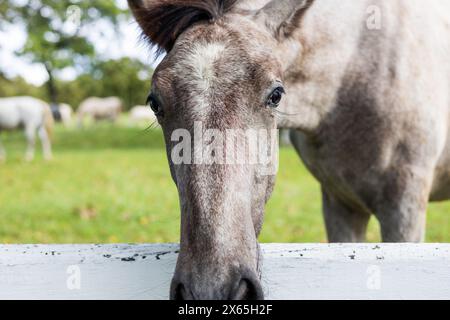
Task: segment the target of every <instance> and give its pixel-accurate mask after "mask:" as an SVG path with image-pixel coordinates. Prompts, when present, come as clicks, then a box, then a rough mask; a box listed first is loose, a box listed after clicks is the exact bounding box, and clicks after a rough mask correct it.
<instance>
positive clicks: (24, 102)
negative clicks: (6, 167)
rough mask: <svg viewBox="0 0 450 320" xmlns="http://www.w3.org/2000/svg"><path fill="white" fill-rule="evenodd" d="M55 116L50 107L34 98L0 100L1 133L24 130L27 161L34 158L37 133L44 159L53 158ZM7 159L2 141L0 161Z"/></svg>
mask: <svg viewBox="0 0 450 320" xmlns="http://www.w3.org/2000/svg"><path fill="white" fill-rule="evenodd" d="M53 124H54V121H53V116H52V112H51V110H50V106H49V105H48V104H47V103H45V102H44V101H41V100H39V99H35V98H32V97H11V98H0V132H1V131H4V130H13V129H17V128H22V127H23V128H24V130H25V136H26V138H27V143H28V146H27V150H26V153H25V160H27V161H31V160H33V158H34V150H35V140H36V133H37V134H38V136H39V138H40V140H41V143H42V149H43V153H44V158H45V159H46V160H50V159H51V158H52V147H51V142H50V138H51V134H52V130H53ZM5 159H6V152H5V149H4V148H3V145H2V144H1V141H0V160H2V161H4V160H5Z"/></svg>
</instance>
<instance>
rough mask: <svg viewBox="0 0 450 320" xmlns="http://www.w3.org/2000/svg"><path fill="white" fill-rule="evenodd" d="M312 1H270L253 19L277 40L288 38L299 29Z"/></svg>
mask: <svg viewBox="0 0 450 320" xmlns="http://www.w3.org/2000/svg"><path fill="white" fill-rule="evenodd" d="M313 2H314V0H272V1H270V2H269V3H268V4H266V5H265V6H264V7H263V8H262V9H260V10H259V11H258V12H257V13H256V15H255V18H256V20H257V21H258V22H260V23H262V24H264V26H265V27H266V28H268V29H269V31H270V32H271V33H272V34H273V35H274V37H276V38H277V39H282V38H287V37H289V36H290V35H291V34H292V33H293V32H294V30H295V29H296V28H298V27H299V25H300V23H301V21H302V18H303V16H304V14H305V13H306V11H308V9H309V8H310V7H311V5H312V4H313Z"/></svg>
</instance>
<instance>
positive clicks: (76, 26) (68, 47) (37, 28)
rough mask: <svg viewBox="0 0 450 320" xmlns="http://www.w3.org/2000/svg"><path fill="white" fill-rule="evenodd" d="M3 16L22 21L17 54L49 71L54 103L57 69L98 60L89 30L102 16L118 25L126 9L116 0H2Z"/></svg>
mask: <svg viewBox="0 0 450 320" xmlns="http://www.w3.org/2000/svg"><path fill="white" fill-rule="evenodd" d="M1 3H2V4H1V6H0V10H2V11H1V12H2V13H1V14H0V16H2V17H3V18H4V19H5V21H10V22H12V23H20V24H21V25H23V26H24V28H25V31H26V32H27V34H28V36H27V40H26V43H25V46H24V48H23V49H22V50H20V51H19V52H17V54H18V55H20V56H24V57H27V58H29V59H30V61H31V62H34V63H40V64H42V65H43V66H44V67H45V70H46V71H47V74H48V81H47V83H46V88H47V92H48V96H49V98H50V101H51V102H52V103H57V102H58V100H59V99H58V86H57V84H56V80H55V73H56V72H57V71H60V70H62V69H64V68H66V67H70V66H72V67H74V68H77V69H80V68H83V69H89V68H91V67H92V65H93V64H95V62H96V55H95V50H94V44H93V43H92V42H91V40H90V39H89V30H91V29H92V28H94V27H95V26H96V23H98V22H99V21H100V20H102V21H107V22H108V23H109V24H110V25H111V27H112V28H116V27H117V24H118V22H119V21H120V18H121V17H122V16H124V15H126V14H127V13H126V11H123V10H121V9H120V8H118V7H117V5H116V2H115V1H114V0H93V1H80V0H8V1H6V2H5V1H4V0H2V1H1Z"/></svg>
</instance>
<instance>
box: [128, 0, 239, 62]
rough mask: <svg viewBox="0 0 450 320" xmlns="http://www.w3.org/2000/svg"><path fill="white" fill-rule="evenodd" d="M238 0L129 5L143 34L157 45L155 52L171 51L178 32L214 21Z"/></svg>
mask: <svg viewBox="0 0 450 320" xmlns="http://www.w3.org/2000/svg"><path fill="white" fill-rule="evenodd" d="M237 2H238V1H237V0H152V1H147V2H145V4H144V6H140V7H136V6H134V7H133V6H132V8H133V11H134V13H135V17H136V20H137V22H138V23H139V24H140V25H141V28H142V31H143V33H142V36H143V38H144V39H146V40H148V41H149V42H150V43H151V44H152V45H155V46H157V48H158V50H157V54H158V55H159V54H161V53H163V51H164V50H165V51H170V50H171V49H172V47H173V45H174V43H175V41H176V39H177V38H178V36H180V34H182V33H183V32H184V31H185V30H186V29H188V28H189V27H191V26H192V25H194V24H195V23H198V22H201V21H205V22H214V21H217V20H218V19H220V18H221V17H222V16H223V15H224V14H225V13H227V12H229V11H230V10H231V9H232V8H233V7H234V5H235V4H236V3H237Z"/></svg>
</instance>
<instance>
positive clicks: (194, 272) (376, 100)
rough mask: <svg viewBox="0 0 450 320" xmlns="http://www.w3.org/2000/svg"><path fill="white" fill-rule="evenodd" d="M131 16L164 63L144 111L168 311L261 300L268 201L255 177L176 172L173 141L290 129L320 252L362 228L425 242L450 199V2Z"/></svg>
mask: <svg viewBox="0 0 450 320" xmlns="http://www.w3.org/2000/svg"><path fill="white" fill-rule="evenodd" d="M129 5H130V7H131V9H132V11H133V13H134V16H135V18H136V20H137V22H138V24H139V25H140V27H141V28H142V30H143V34H144V36H145V37H146V38H147V40H149V41H150V42H151V43H152V44H154V45H157V46H158V48H159V49H160V51H166V52H167V55H166V56H165V58H164V60H163V61H162V62H161V63H160V65H159V66H158V67H157V69H156V70H155V72H154V75H153V81H152V91H151V95H150V97H149V102H150V105H151V106H152V109H153V110H154V111H155V112H156V114H157V116H158V121H159V123H160V124H161V126H162V128H163V131H164V135H165V140H166V144H167V150H168V155H169V164H170V169H171V173H172V177H173V179H174V181H175V183H176V186H177V188H178V192H179V197H180V206H181V243H180V254H179V257H178V262H177V266H176V270H175V275H174V278H173V282H172V286H171V297H172V298H175V299H260V298H263V290H262V288H261V284H260V281H259V264H260V263H259V259H260V254H259V249H258V245H257V237H258V234H259V232H260V230H261V226H262V220H263V214H264V206H265V203H266V201H267V200H268V199H269V197H270V193H271V190H272V188H273V185H274V176H273V175H272V176H271V175H265V174H261V173H260V172H259V171H258V170H260V166H257V165H253V166H252V165H250V164H247V165H242V166H240V167H239V166H233V165H223V164H218V163H213V164H208V163H206V164H205V163H201V162H193V163H192V164H189V162H188V161H186V162H179V161H178V159H177V161H175V160H174V158H176V157H174V155H175V156H176V154H177V153H176V152H175V153H174V152H173V151H174V150H175V149H174V148H176V147H177V146H178V144H177V143H178V142H179V141H180V140H179V137H180V136H182V135H181V134H180V132H179V131H177V130H179V129H180V128H183V129H184V130H185V131H186V132H187V133H189V134H190V135H191V136H194V140H193V141H195V136H196V135H198V134H199V133H202V132H203V133H207V129H210V128H212V129H218V130H219V131H224V130H227V129H228V128H244V129H252V128H253V129H255V128H257V129H261V128H262V129H266V130H271V129H272V128H274V127H275V126H278V127H279V128H288V129H290V130H291V140H292V142H293V144H294V146H295V148H296V149H297V151H298V153H299V155H300V156H301V158H302V159H303V161H304V163H305V164H306V166H307V167H308V168H309V170H310V171H311V172H312V173H313V175H314V176H315V177H316V178H317V179H318V180H319V182H320V183H321V186H322V193H323V215H324V219H325V225H326V230H327V234H328V239H329V241H331V242H353V241H364V238H365V232H366V227H367V223H368V221H369V218H370V216H371V215H374V216H375V217H376V218H377V219H378V221H379V223H380V226H381V234H382V239H383V241H386V242H420V241H423V240H424V234H425V220H426V219H425V216H426V208H427V203H428V201H429V200H444V199H449V197H450V141H449V139H450V130H449V128H450V59H449V57H450V2H449V1H447V0H434V1H423V0H359V1H355V0H272V1H267V0H260V1H259V0H242V1H236V0H204V1H199V0H186V1H181V0H148V1H146V0H129ZM199 124H202V125H199ZM174 132H176V134H175V135H174V134H173V133H174ZM185 137H186V136H185ZM198 140H200V139H198ZM212 140H213V139H211V138H209V139H208V142H207V143H205V148H203V149H202V148H196V147H195V145H194V148H193V149H192V150H193V152H192V153H193V154H194V157H195V156H196V155H201V152H202V151H203V152H209V149H208V147H209V145H210V144H212ZM227 147H228V146H225V147H224V148H225V149H226V148H227ZM185 150H186V149H185ZM187 158H189V157H187ZM298 196H299V197H301V196H302V195H298Z"/></svg>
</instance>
